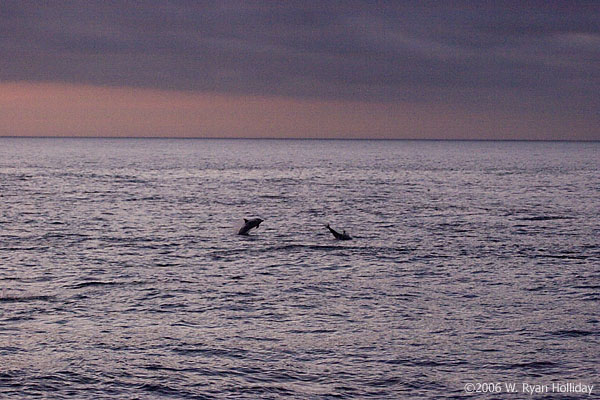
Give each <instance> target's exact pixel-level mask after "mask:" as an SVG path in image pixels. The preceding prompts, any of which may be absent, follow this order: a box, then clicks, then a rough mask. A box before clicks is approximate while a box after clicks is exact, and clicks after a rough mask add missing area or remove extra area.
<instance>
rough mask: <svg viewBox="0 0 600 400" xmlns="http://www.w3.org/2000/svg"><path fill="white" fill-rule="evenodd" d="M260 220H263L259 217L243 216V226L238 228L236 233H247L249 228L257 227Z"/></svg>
mask: <svg viewBox="0 0 600 400" xmlns="http://www.w3.org/2000/svg"><path fill="white" fill-rule="evenodd" d="M261 222H263V220H262V219H260V218H252V219H246V218H244V226H242V227H241V228H240V231H239V232H238V235H248V232H249V231H250V229H252V228H256V229H258V226H259V225H260V223H261Z"/></svg>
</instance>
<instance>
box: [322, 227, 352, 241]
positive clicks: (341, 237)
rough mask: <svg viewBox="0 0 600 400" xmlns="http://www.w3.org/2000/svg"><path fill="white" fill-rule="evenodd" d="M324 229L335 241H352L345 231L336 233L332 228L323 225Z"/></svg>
mask: <svg viewBox="0 0 600 400" xmlns="http://www.w3.org/2000/svg"><path fill="white" fill-rule="evenodd" d="M325 227H326V228H327V229H329V232H331V234H332V235H333V237H335V238H336V239H337V240H352V237H351V236H350V235H348V234H347V233H346V231H344V232H342V233H339V232H338V231H336V230H335V229H333V228H332V227H330V226H329V224H327V225H325Z"/></svg>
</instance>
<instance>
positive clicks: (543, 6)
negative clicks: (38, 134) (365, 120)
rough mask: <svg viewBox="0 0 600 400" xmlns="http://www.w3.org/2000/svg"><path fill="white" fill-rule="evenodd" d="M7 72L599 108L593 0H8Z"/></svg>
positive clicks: (21, 76)
mask: <svg viewBox="0 0 600 400" xmlns="http://www.w3.org/2000/svg"><path fill="white" fill-rule="evenodd" d="M0 8H1V9H0V52H1V54H2V57H1V58H0V79H2V80H4V81H45V82H48V81H49V82H66V83H83V84H94V85H108V86H117V87H119V86H133V87H142V88H157V89H168V90H187V91H203V92H206V91H209V92H215V93H230V94H241V95H244V94H247V95H255V96H288V97H292V98H300V99H303V98H308V99H329V100H350V101H365V102H408V103H439V104H448V103H454V104H462V105H463V106H464V107H465V108H469V107H471V108H474V109H477V110H485V109H490V108H495V109H497V108H500V109H504V110H511V109H519V110H522V109H528V110H531V111H532V112H541V111H552V110H560V111H561V112H570V113H579V114H582V115H585V116H586V117H588V118H596V119H598V118H599V117H598V115H597V111H595V110H598V109H600V98H599V97H600V96H599V95H598V93H600V47H599V46H598V40H599V39H598V38H599V37H600V28H599V25H598V23H597V16H598V15H599V12H600V5H598V3H597V2H593V1H570V2H563V1H519V2H517V1H500V2H497V1H481V2H477V3H473V2H466V1H465V2H461V1H459V2H452V3H446V2H434V1H407V2H384V1H375V2H366V1H352V0H350V1H324V2H323V1H286V2H267V1H252V2H246V1H231V2H230V1H228V2H220V1H183V0H181V1H175V0H172V1H162V0H161V1H158V0H150V1H144V2H99V1H83V0H82V1H63V2H50V3H40V2H37V1H28V0H24V1H13V0H8V1H4V2H2V4H1V5H0Z"/></svg>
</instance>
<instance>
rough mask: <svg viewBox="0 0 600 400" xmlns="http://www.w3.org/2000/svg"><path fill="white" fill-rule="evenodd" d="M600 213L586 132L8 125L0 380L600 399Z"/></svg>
mask: <svg viewBox="0 0 600 400" xmlns="http://www.w3.org/2000/svg"><path fill="white" fill-rule="evenodd" d="M599 215H600V142H587V143H586V142H580V143H573V142H468V141H467V142H462V141H458V142H452V141H341V140H340V141H326V140H184V139H176V140H162V139H51V138H47V139H18V138H0V398H3V399H4V398H15V399H24V398H36V397H38V398H51V399H67V398H82V399H83V398H96V399H103V398H114V399H133V398H139V399H227V398H231V399H277V398H291V399H338V398H339V399H351V398H357V399H364V398H378V399H392V398H398V399H403V398H406V399H409V398H420V399H461V398H511V399H515V398H525V397H529V395H526V394H525V393H524V391H523V387H522V384H523V383H527V384H532V385H535V384H538V385H551V384H552V383H583V384H586V385H595V387H594V389H593V390H594V393H593V394H592V395H582V394H578V393H562V394H556V393H548V394H546V395H545V396H547V398H561V399H562V398H574V399H582V398H599V397H600V387H599V386H600V379H599V376H600V217H599ZM248 217H260V218H263V219H264V220H265V221H264V222H263V223H262V224H261V226H260V228H259V229H258V230H252V232H251V234H250V235H249V236H247V237H244V236H238V235H237V234H236V233H237V230H238V229H239V228H240V227H241V225H242V223H243V218H248ZM327 223H330V224H331V226H332V227H334V228H336V229H338V230H346V231H347V232H348V233H349V234H350V235H352V236H353V237H354V240H351V241H336V240H335V239H334V238H333V236H332V235H331V234H330V233H329V232H328V231H327V230H326V229H325V227H324V225H325V224H327ZM483 383H494V384H495V383H501V384H502V385H505V383H517V387H516V390H517V392H516V394H510V395H509V394H508V393H506V389H505V387H504V386H502V388H501V391H500V392H498V391H496V390H497V389H498V387H496V388H495V389H493V390H492V393H490V387H489V386H485V385H483ZM468 384H473V385H477V384H478V385H479V390H478V391H477V388H476V387H471V386H468ZM519 385H521V386H519ZM471 389H473V390H471ZM469 391H476V394H470V393H468V392H469ZM494 391H496V392H494ZM533 397H534V398H542V397H544V396H537V395H536V396H533Z"/></svg>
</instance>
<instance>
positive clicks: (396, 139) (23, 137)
mask: <svg viewBox="0 0 600 400" xmlns="http://www.w3.org/2000/svg"><path fill="white" fill-rule="evenodd" d="M0 139H127V140H130V139H156V140H170V139H175V140H323V141H326V140H332V141H334V140H339V141H343V140H348V141H349V140H354V141H429V142H574V143H575V142H600V139H486V138H481V139H461V138H447V139H439V138H368V137H359V138H343V137H342V138H327V137H325V138H323V137H251V136H248V137H216V136H215V137H209V136H206V137H187V136H52V135H36V136H33V135H32V136H14V135H0Z"/></svg>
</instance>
